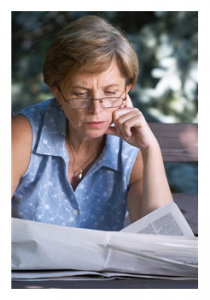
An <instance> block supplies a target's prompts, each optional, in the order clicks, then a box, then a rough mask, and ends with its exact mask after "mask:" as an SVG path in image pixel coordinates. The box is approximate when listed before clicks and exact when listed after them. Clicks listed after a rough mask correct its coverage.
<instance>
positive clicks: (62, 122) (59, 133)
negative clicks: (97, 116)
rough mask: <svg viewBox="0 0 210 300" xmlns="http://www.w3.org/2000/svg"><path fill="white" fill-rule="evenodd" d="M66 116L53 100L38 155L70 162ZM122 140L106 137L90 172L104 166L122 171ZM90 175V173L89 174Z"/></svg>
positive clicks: (42, 132) (45, 118)
mask: <svg viewBox="0 0 210 300" xmlns="http://www.w3.org/2000/svg"><path fill="white" fill-rule="evenodd" d="M66 122H67V119H66V115H65V113H64V111H63V110H62V109H60V107H59V104H58V102H57V100H56V99H55V98H53V99H52V100H51V101H50V103H49V105H48V107H47V110H46V113H45V115H44V120H43V126H42V128H41V133H40V137H39V142H38V146H37V149H36V153H37V154H42V155H49V156H50V155H52V156H60V157H62V158H63V159H64V160H65V161H66V162H68V153H67V150H66V147H65V136H66ZM121 147H122V140H121V139H120V138H118V137H117V136H112V135H106V144H105V147H104V149H103V151H102V153H101V155H100V157H99V158H98V159H97V161H96V163H95V164H94V165H93V166H92V168H91V169H90V170H89V171H91V173H92V171H96V169H99V168H100V167H102V166H104V167H107V168H110V169H114V170H116V171H121V161H120V156H119V152H120V149H121ZM88 173H89V172H88Z"/></svg>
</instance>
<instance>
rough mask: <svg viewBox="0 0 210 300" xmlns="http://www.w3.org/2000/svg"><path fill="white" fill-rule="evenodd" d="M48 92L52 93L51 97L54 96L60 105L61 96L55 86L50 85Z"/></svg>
mask: <svg viewBox="0 0 210 300" xmlns="http://www.w3.org/2000/svg"><path fill="white" fill-rule="evenodd" d="M50 90H51V92H52V93H53V95H54V96H55V98H56V99H57V101H58V103H59V104H60V105H61V104H62V98H61V95H60V92H59V90H58V88H57V86H56V85H52V86H51V87H50Z"/></svg>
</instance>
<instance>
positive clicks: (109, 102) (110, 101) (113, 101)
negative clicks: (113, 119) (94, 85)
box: [102, 97, 123, 108]
mask: <svg viewBox="0 0 210 300" xmlns="http://www.w3.org/2000/svg"><path fill="white" fill-rule="evenodd" d="M122 102H123V100H122V99H121V98H115V97H109V98H103V99H102V104H103V106H104V107H110V108H112V107H113V108H114V107H119V106H120V105H121V104H122Z"/></svg>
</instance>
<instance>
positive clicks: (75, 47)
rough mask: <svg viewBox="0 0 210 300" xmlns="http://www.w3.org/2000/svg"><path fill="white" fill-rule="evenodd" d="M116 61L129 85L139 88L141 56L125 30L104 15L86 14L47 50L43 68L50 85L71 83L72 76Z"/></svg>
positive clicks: (98, 70)
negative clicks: (105, 18)
mask: <svg viewBox="0 0 210 300" xmlns="http://www.w3.org/2000/svg"><path fill="white" fill-rule="evenodd" d="M113 62H116V63H117V65H118V67H119V70H120V73H121V75H122V76H123V77H124V78H125V79H126V85H129V84H131V85H132V88H133V89H134V88H135V85H136V80H137V75H138V71H139V66H138V58H137V55H136V53H135V51H134V49H133V46H132V45H131V43H130V42H129V41H128V39H127V38H126V37H125V35H124V33H123V32H122V31H121V30H119V29H117V28H115V27H114V26H112V25H111V24H109V23H108V22H107V21H105V20H104V19H103V18H101V17H97V16H86V17H83V18H80V19H78V20H77V21H75V22H73V23H71V24H70V25H69V26H67V27H66V28H64V29H63V30H61V31H60V32H59V33H58V35H57V36H56V37H55V39H54V40H53V41H52V44H51V46H50V47H49V49H48V50H47V52H46V55H45V62H44V68H43V74H44V82H45V83H46V84H47V85H48V86H50V87H51V86H53V85H58V84H60V83H61V82H63V83H64V85H65V84H66V83H68V82H69V81H70V80H71V78H72V76H73V75H74V74H75V73H77V72H79V73H83V74H85V73H86V74H98V73H102V72H104V71H106V70H107V69H108V68H109V67H110V65H111V64H112V63H113Z"/></svg>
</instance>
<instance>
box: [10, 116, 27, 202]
mask: <svg viewBox="0 0 210 300" xmlns="http://www.w3.org/2000/svg"><path fill="white" fill-rule="evenodd" d="M31 146H32V129H31V125H30V122H29V120H28V119H27V118H26V117H25V116H24V115H17V116H15V117H13V118H12V150H11V152H12V184H11V195H12V196H13V194H14V192H15V190H16V188H17V186H18V184H19V181H20V178H21V176H22V175H23V174H24V173H25V172H26V170H27V168H28V164H29V161H30V156H31Z"/></svg>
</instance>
